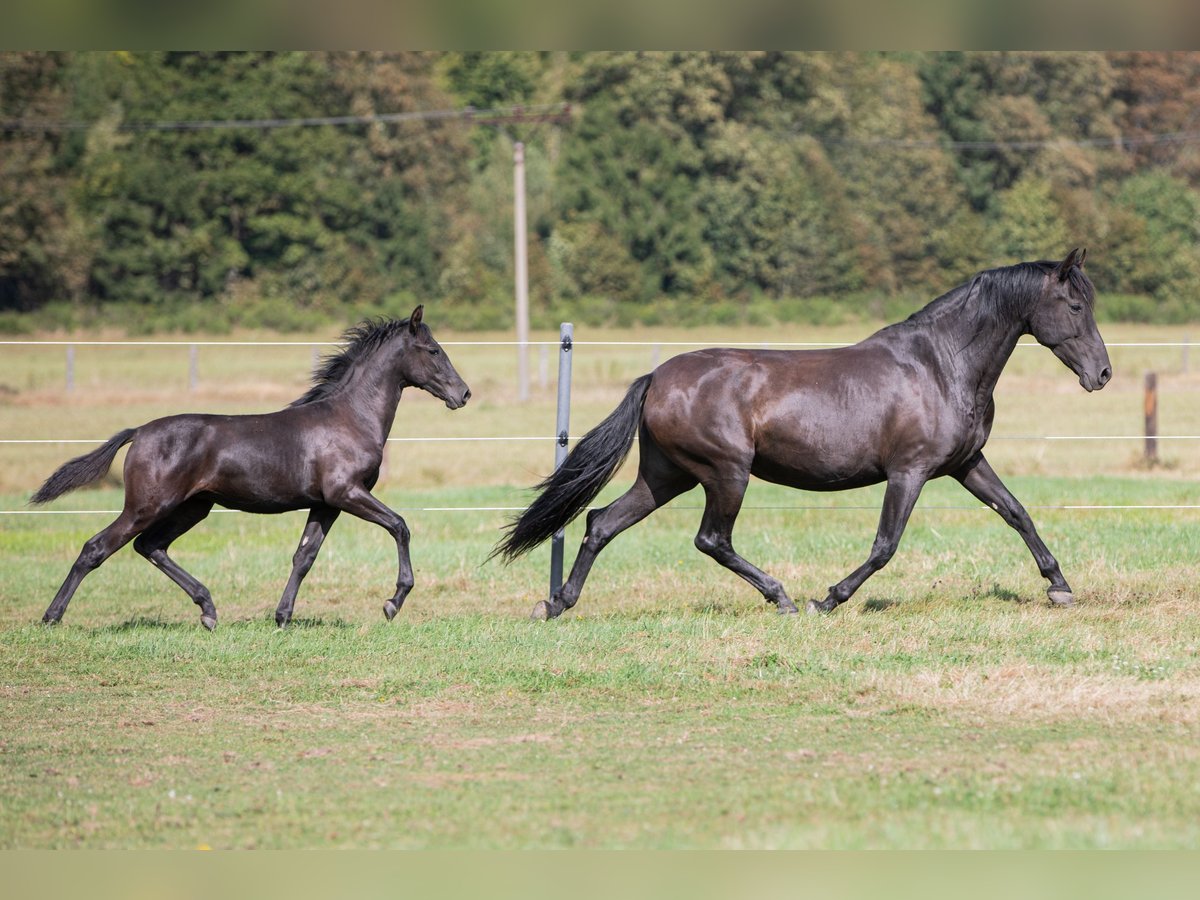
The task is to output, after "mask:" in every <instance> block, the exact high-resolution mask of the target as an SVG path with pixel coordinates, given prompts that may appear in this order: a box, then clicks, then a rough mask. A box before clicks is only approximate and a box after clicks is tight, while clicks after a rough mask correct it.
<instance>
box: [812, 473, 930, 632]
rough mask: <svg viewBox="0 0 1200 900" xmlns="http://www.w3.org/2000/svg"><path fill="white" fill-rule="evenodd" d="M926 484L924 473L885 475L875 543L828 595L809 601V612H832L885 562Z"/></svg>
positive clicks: (898, 544) (892, 551)
mask: <svg viewBox="0 0 1200 900" xmlns="http://www.w3.org/2000/svg"><path fill="white" fill-rule="evenodd" d="M924 486H925V475H924V473H920V474H917V473H914V472H897V473H896V474H894V475H890V476H889V477H888V483H887V491H886V492H884V495H883V510H882V512H880V514H879V528H878V529H877V530H876V532H875V543H874V544H873V545H872V547H871V555H870V556H869V557H867V561H866V562H865V563H863V564H862V565H861V566H859V567H858V568H857V569H855V570H854V571H853V572H851V573H850V574H849V575H847V576H846V577H845V578H843V579H842V580H841V581H839V582H838V583H837V584H835V585H834V586H833V587H831V588H830V589H829V596H827V597H826V598H825V599H824V600H822V601H821V602H820V603H818V602H817V601H816V600H809V601H808V612H809V614H813V613H818V612H832V611H833V610H834V609H835V608H836V607H837V606H838V605H839V604H841V603H845V602H846V601H847V600H849V599H850V598H851V597H852V596H853V595H854V592H855V591H857V590H858V589H859V588H860V587H861V586H862V583H863V582H864V581H866V580H867V579H868V578H870V577H871V576H872V575H874V574H875V573H876V572H878V571H879V570H880V569H882V568H883V567H884V566H886V565H887V563H888V560H890V559H891V558H892V556H893V555H894V554H895V552H896V548H897V547H898V546H900V536H901V535H902V534H904V526H905V525H907V524H908V517H909V516H910V515H911V514H912V510H913V506H914V505H916V502H917V497H919V496H920V494H921V488H922V487H924Z"/></svg>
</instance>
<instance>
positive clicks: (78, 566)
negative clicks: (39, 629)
mask: <svg viewBox="0 0 1200 900" xmlns="http://www.w3.org/2000/svg"><path fill="white" fill-rule="evenodd" d="M145 525H146V523H145V522H143V521H139V520H138V518H137V516H136V515H135V514H134V513H132V512H131V511H130V510H129V508H128V506H127V507H126V508H125V510H124V511H123V512H122V513H121V515H119V516H117V518H116V520H115V521H114V522H113V523H112V524H111V525H109V526H108V527H107V528H105V529H104V530H103V531H101V532H99V533H97V534H95V535H93V536H92V537H91V538H89V539H88V541H87V543H85V544H84V545H83V549H82V550H81V551H80V552H79V557H78V558H77V559H76V560H75V563H74V565H72V566H71V571H70V572H68V573H67V577H66V580H64V581H63V583H62V587H60V588H59V589H58V593H57V594H55V595H54V599H53V600H52V601H51V602H50V606H49V607H47V608H46V613H45V615H43V616H42V621H43V622H44V623H46V624H47V625H56V624H57V623H58V622H59V621H61V620H62V617H63V613H65V612H66V611H67V604H68V603H70V602H71V598H72V597H73V596H74V595H75V591H76V590H78V589H79V583H80V582H81V581H83V579H84V577H85V576H86V575H87V574H88V573H89V572H91V571H92V570H93V569H95V568H97V567H99V566H100V564H101V563H103V562H104V561H105V560H106V559H108V558H109V557H110V556H112V555H113V554H114V553H116V552H117V551H118V550H120V549H121V548H122V547H124V546H125V545H126V544H127V543H129V542H130V541H131V540H132V539H133V536H134V535H136V534H137V533H138V532H139V531H141V530H142V528H144V527H145Z"/></svg>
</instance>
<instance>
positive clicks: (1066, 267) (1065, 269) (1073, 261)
mask: <svg viewBox="0 0 1200 900" xmlns="http://www.w3.org/2000/svg"><path fill="white" fill-rule="evenodd" d="M1085 256H1087V251H1086V250H1081V249H1080V248H1079V247H1076V248H1075V249H1074V250H1072V251H1071V252H1070V253H1068V254H1067V258H1066V259H1064V260H1063V261H1062V262H1060V263H1059V264H1058V280H1059V281H1066V280H1067V275H1068V274H1069V273H1070V271H1071V267H1072V266H1082V265H1083V258H1084V257H1085Z"/></svg>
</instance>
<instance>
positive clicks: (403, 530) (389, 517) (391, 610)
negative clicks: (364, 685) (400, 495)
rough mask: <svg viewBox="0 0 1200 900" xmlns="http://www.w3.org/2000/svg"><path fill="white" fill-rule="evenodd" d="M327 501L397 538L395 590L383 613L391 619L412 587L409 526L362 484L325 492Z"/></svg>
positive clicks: (385, 604)
mask: <svg viewBox="0 0 1200 900" xmlns="http://www.w3.org/2000/svg"><path fill="white" fill-rule="evenodd" d="M325 500H326V502H327V503H328V504H329V505H331V506H334V507H336V508H337V509H338V510H341V511H342V512H348V513H350V515H352V516H357V517H358V518H360V519H362V520H363V521H366V522H370V523H372V524H374V525H378V526H379V527H380V528H383V529H385V530H386V531H387V532H388V534H390V535H391V536H392V537H393V538H395V539H396V553H397V555H398V557H399V560H400V570H399V573H398V575H397V576H396V593H395V595H394V596H393V597H392V598H391V599H390V600H387V601H385V602H384V604H383V614H384V615H385V616H387V620H388V621H389V622H390V621H392V619H393V618H394V617H395V615H396V613H398V612H399V611H400V607H401V606H403V605H404V598H405V597H407V596H408V592H409V591H411V590H412V587H413V570H412V561H411V560H410V559H409V556H408V539H409V531H408V525H406V524H405V522H404V519H402V518H400V515H399V514H398V513H396V512H395V511H393V510H391V509H389V508H388V507H387V506H386V505H385V504H383V503H381V502H380V501H379V500H377V499H375V497H374V496H373V495H372V494H371V492H370V491H368V490H367V489H366V488H365V487H363V486H362V485H352V486H350V487H348V488H346V489H344V490H343V491H342V492H341V493H339V494H336V495H334V496H330V495H328V494H327V495H326V497H325Z"/></svg>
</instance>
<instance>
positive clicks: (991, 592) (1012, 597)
mask: <svg viewBox="0 0 1200 900" xmlns="http://www.w3.org/2000/svg"><path fill="white" fill-rule="evenodd" d="M979 597H980V598H981V599H984V600H1003V601H1004V602H1005V603H1018V604H1024V603H1028V602H1029V598H1028V597H1023V596H1021V595H1020V594H1018V593H1017V592H1016V591H1010V590H1009V589H1008V588H1002V587H1000V585H998V584H993V585H992V586H991V588H990V589H988V590H986V591H983V592H982V593H980V594H979Z"/></svg>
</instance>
